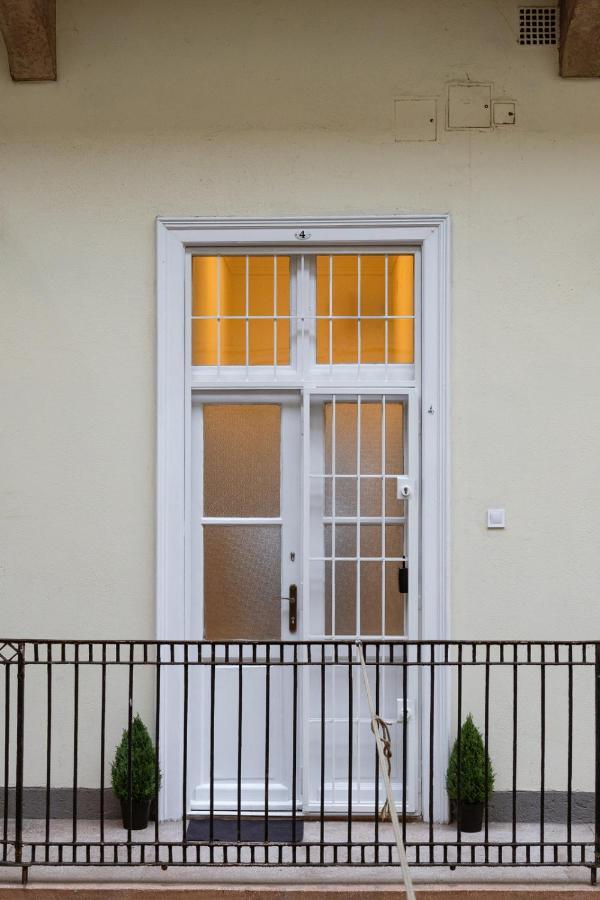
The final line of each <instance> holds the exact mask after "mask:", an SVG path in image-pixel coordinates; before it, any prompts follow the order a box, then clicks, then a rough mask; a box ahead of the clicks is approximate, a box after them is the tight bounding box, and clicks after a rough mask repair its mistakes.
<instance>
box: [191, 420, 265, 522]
mask: <svg viewBox="0 0 600 900" xmlns="http://www.w3.org/2000/svg"><path fill="white" fill-rule="evenodd" d="M280 433H281V407H280V406H278V405H276V404H270V403H269V404H267V403H261V404H258V403H257V404H231V405H223V406H221V405H215V406H212V405H207V406H205V407H204V515H205V516H244V517H247V516H278V515H279V497H280V445H281V439H280Z"/></svg>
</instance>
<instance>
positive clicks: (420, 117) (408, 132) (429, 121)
mask: <svg viewBox="0 0 600 900" xmlns="http://www.w3.org/2000/svg"><path fill="white" fill-rule="evenodd" d="M436 140H437V97H395V98H394V141H396V143H401V142H403V141H407V142H410V141H436Z"/></svg>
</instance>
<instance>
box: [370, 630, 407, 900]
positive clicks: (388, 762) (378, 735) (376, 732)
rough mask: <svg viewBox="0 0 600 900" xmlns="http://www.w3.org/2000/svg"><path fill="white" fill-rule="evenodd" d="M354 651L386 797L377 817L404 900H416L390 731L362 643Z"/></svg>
mask: <svg viewBox="0 0 600 900" xmlns="http://www.w3.org/2000/svg"><path fill="white" fill-rule="evenodd" d="M356 649H357V650H358V658H359V661H360V667H361V670H362V675H363V681H364V685H365V693H366V695H367V702H368V704H369V712H370V714H371V731H372V732H373V736H374V737H375V743H376V745H377V755H378V757H379V766H380V768H381V774H382V776H383V783H384V784H385V793H386V797H387V800H386V802H385V803H384V804H383V807H382V808H381V811H380V813H379V815H380V817H381V818H382V819H384V817H385V818H389V820H390V822H391V824H392V829H393V832H394V838H395V840H396V847H397V848H398V859H399V862H400V868H401V869H402V880H403V881H404V887H405V888H406V898H407V900H416V895H415V889H414V887H413V883H412V877H411V874H410V868H409V865H408V859H407V857H406V848H405V847H404V842H403V840H402V832H401V831H400V822H399V821H398V812H397V810H396V806H395V804H394V799H393V795H392V784H391V778H390V775H391V771H392V741H391V736H390V730H389V728H388V725H387V722H385V721H384V720H383V719H382V718H380V716H378V715H377V713H376V712H375V704H374V703H373V695H372V693H371V685H370V684H369V676H368V673H367V664H366V662H365V656H364V653H363V648H362V641H360V640H357V641H356Z"/></svg>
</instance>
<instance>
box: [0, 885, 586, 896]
mask: <svg viewBox="0 0 600 900" xmlns="http://www.w3.org/2000/svg"><path fill="white" fill-rule="evenodd" d="M415 892H416V896H417V900H527V898H530V897H532V896H534V897H535V900H577V898H578V897H581V896H582V895H583V894H587V893H590V894H592V893H595V894H597V895H598V896H599V897H600V888H593V887H591V886H590V885H585V884H579V885H573V886H572V887H565V886H563V885H539V886H536V885H534V884H531V885H519V884H513V885H476V884H468V885H467V884H464V885H452V886H448V885H416V887H415ZM163 895H167V896H168V897H169V898H170V900H222V898H223V896H224V895H229V896H230V897H231V898H232V900H261V898H266V900H320V898H322V897H324V896H329V895H331V897H332V898H333V896H339V897H343V898H344V900H403V898H405V897H406V894H405V892H404V890H403V889H402V888H400V887H398V888H395V887H391V886H390V885H378V886H373V885H366V884H365V885H360V884H348V885H343V884H340V885H325V884H323V885H305V886H302V885H287V886H282V885H260V884H256V885H254V884H253V885H232V884H222V885H216V884H213V885H193V884H190V885H174V884H141V883H140V884H137V885H135V884H134V885H132V884H130V883H129V884H127V883H124V884H116V883H113V884H101V883H97V882H96V883H93V882H90V883H89V884H73V883H63V884H60V883H58V882H56V883H51V884H31V885H29V886H27V887H21V885H8V884H4V885H3V884H0V900H64V898H67V900H68V898H72V900H145V898H146V897H148V898H150V900H157V897H158V896H163Z"/></svg>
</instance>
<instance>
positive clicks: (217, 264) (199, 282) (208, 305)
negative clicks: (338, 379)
mask: <svg viewBox="0 0 600 900" xmlns="http://www.w3.org/2000/svg"><path fill="white" fill-rule="evenodd" d="M275 351H276V352H275ZM289 363H290V260H289V257H287V256H278V257H273V256H194V257H193V259H192V365H194V366H217V365H221V366H245V365H249V366H261V365H268V366H272V365H274V364H277V365H279V366H287V365H289Z"/></svg>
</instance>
